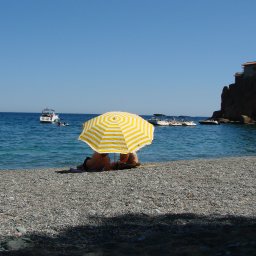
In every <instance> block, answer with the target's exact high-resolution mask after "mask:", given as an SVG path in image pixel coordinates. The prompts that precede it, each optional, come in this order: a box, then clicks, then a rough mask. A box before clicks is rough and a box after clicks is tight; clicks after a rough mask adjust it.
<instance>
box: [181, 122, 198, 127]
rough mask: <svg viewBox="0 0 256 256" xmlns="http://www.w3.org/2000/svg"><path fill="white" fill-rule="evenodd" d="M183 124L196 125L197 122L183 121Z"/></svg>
mask: <svg viewBox="0 0 256 256" xmlns="http://www.w3.org/2000/svg"><path fill="white" fill-rule="evenodd" d="M182 125H184V126H196V123H195V122H194V121H183V122H182Z"/></svg>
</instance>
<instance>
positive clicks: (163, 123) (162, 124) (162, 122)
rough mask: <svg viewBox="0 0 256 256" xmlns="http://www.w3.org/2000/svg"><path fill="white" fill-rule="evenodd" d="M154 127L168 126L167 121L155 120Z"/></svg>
mask: <svg viewBox="0 0 256 256" xmlns="http://www.w3.org/2000/svg"><path fill="white" fill-rule="evenodd" d="M155 125H160V126H169V122H168V121H167V120H157V121H156V124H155Z"/></svg>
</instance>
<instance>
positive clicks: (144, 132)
mask: <svg viewBox="0 0 256 256" xmlns="http://www.w3.org/2000/svg"><path fill="white" fill-rule="evenodd" d="M83 127H84V128H83V131H82V133H81V134H80V136H79V139H80V140H82V141H84V142H86V143H87V144H88V145H89V146H90V147H91V148H92V149H93V150H95V151H96V152H98V153H123V154H127V153H131V152H135V151H137V150H139V149H140V148H142V147H144V146H145V145H149V144H151V143H152V140H153V135H154V126H153V125H152V124H150V123H149V122H147V121H146V120H145V119H143V118H142V117H140V116H138V115H135V114H131V113H127V112H107V113H105V114H103V115H100V116H97V117H95V118H92V119H90V120H89V121H87V122H85V123H84V126H83Z"/></svg>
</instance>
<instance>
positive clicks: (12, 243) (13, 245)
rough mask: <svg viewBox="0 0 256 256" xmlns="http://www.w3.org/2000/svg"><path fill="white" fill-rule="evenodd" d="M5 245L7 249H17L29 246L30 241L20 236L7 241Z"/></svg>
mask: <svg viewBox="0 0 256 256" xmlns="http://www.w3.org/2000/svg"><path fill="white" fill-rule="evenodd" d="M5 247H6V250H8V251H17V250H21V249H25V248H28V247H31V243H30V242H29V241H26V240H23V239H22V238H17V239H11V240H9V241H7V242H6V244H5Z"/></svg>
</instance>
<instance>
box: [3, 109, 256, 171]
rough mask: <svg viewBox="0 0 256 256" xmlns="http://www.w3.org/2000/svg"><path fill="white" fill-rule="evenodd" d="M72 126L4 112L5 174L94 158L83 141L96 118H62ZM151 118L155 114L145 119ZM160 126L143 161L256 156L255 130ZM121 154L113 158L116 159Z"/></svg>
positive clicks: (144, 151) (252, 127)
mask: <svg viewBox="0 0 256 256" xmlns="http://www.w3.org/2000/svg"><path fill="white" fill-rule="evenodd" d="M59 116H60V118H61V120H62V121H65V122H67V123H69V124H70V126H57V125H55V124H42V123H40V122H39V117H40V113H1V112H0V170H1V169H36V168H48V167H58V168H61V167H74V166H76V165H78V164H80V163H82V162H83V160H84V158H85V157H86V156H90V155H91V154H92V150H91V149H90V147H89V146H88V145H87V144H86V143H84V142H82V141H79V140H78V136H79V134H80V133H81V131H82V124H83V123H84V122H85V121H87V120H89V119H91V118H92V117H95V116H97V115H91V114H59ZM142 117H143V118H145V119H149V118H150V116H142ZM187 119H188V120H193V121H195V122H196V123H197V126H195V127H184V126H182V127H174V126H168V127H159V126H157V127H155V133H154V140H153V143H152V144H151V145H149V146H145V147H144V148H142V149H141V150H140V151H138V156H139V159H140V161H141V162H144V163H145V162H162V161H172V160H184V159H199V158H219V157H227V156H250V155H256V126H255V125H238V124H221V125H201V124H199V123H198V121H199V120H201V119H205V117H191V118H187ZM117 157H118V156H117V155H115V154H113V155H111V158H112V160H114V158H117Z"/></svg>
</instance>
